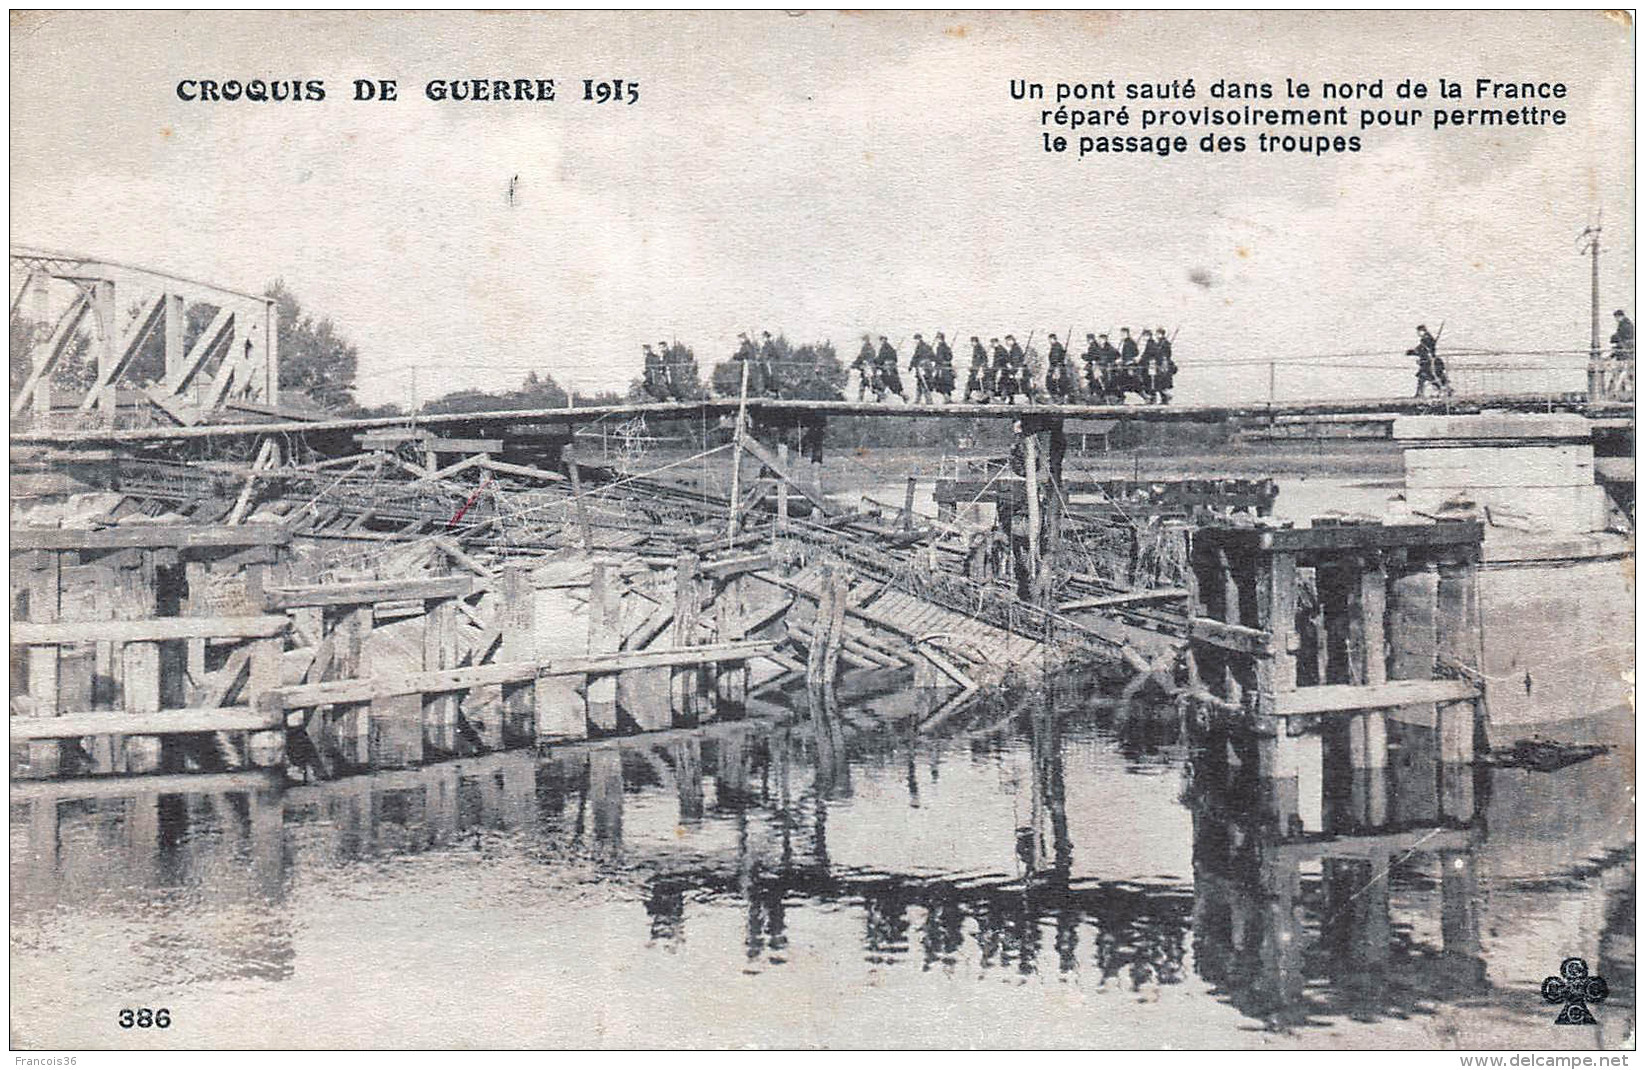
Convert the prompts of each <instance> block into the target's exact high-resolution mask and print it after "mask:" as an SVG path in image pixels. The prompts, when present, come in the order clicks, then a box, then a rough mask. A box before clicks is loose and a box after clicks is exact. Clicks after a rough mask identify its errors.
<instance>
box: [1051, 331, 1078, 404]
mask: <svg viewBox="0 0 1645 1070" xmlns="http://www.w3.org/2000/svg"><path fill="white" fill-rule="evenodd" d="M1050 337H1051V345H1050V348H1049V349H1048V350H1046V354H1045V392H1046V394H1047V395H1049V396H1050V398H1051V400H1052V401H1066V400H1068V395H1069V394H1070V393H1072V392H1073V391H1072V387H1073V383H1072V382H1071V381H1070V380H1069V377H1068V348H1067V347H1066V346H1064V345H1063V344H1062V343H1061V342H1060V341H1058V340H1057V336H1056V335H1054V334H1053V335H1051V336H1050Z"/></svg>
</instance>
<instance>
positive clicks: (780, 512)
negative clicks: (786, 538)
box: [777, 442, 789, 532]
mask: <svg viewBox="0 0 1645 1070" xmlns="http://www.w3.org/2000/svg"><path fill="white" fill-rule="evenodd" d="M777 459H778V460H779V461H781V462H782V464H783V469H784V471H788V470H789V468H788V443H786V442H780V443H778V444H777ZM777 530H778V531H782V532H786V531H787V530H788V480H786V479H779V480H777Z"/></svg>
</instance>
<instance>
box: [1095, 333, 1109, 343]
mask: <svg viewBox="0 0 1645 1070" xmlns="http://www.w3.org/2000/svg"><path fill="white" fill-rule="evenodd" d="M1097 337H1098V338H1100V339H1102V340H1103V341H1104V342H1106V341H1108V336H1107V335H1106V334H1099V335H1097Z"/></svg>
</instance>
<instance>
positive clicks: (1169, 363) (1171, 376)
mask: <svg viewBox="0 0 1645 1070" xmlns="http://www.w3.org/2000/svg"><path fill="white" fill-rule="evenodd" d="M1154 342H1155V344H1156V345H1157V346H1158V347H1159V359H1158V362H1157V366H1156V368H1155V371H1154V390H1155V392H1156V393H1157V394H1158V395H1159V399H1160V403H1161V404H1163V405H1169V404H1170V403H1171V391H1172V390H1173V389H1174V388H1175V387H1176V382H1177V362H1176V360H1175V359H1174V358H1173V357H1172V355H1171V339H1170V337H1169V336H1168V335H1167V334H1166V333H1165V328H1164V327H1161V328H1160V329H1159V330H1158V332H1156V333H1155V335H1154Z"/></svg>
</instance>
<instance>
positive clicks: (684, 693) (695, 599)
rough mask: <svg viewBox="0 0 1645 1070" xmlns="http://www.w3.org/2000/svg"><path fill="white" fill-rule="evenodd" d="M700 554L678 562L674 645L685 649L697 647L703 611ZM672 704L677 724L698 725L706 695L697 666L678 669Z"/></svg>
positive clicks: (682, 557) (683, 556)
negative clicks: (702, 696) (698, 625)
mask: <svg viewBox="0 0 1645 1070" xmlns="http://www.w3.org/2000/svg"><path fill="white" fill-rule="evenodd" d="M699 570H700V564H699V561H698V559H697V555H696V554H694V553H691V552H690V551H686V552H685V553H682V554H680V556H679V558H678V559H676V561H675V563H674V646H675V647H676V648H684V647H688V646H696V645H697V637H696V632H697V618H698V615H699V613H700V612H701V609H702V594H701V591H700V590H699V583H700V580H699V577H698V572H699ZM669 692H670V702H671V704H672V705H673V707H674V712H675V715H676V722H675V723H677V724H679V725H682V726H687V727H689V726H691V725H695V724H696V723H697V716H698V713H699V710H700V705H701V700H700V695H701V692H702V673H701V672H699V671H698V669H697V668H696V667H695V666H689V665H688V666H683V667H681V668H677V669H675V670H674V676H673V679H672V680H671V681H670V682H669Z"/></svg>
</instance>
